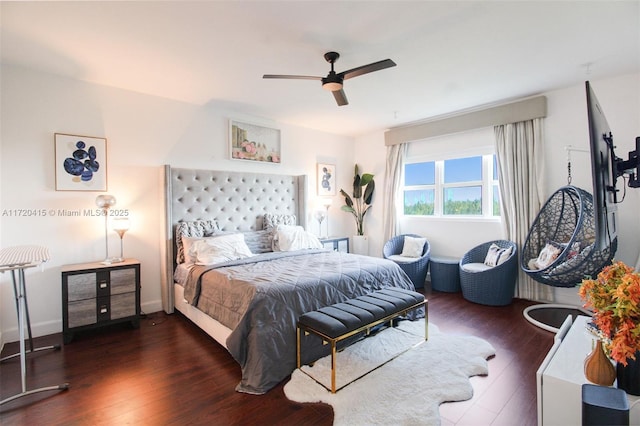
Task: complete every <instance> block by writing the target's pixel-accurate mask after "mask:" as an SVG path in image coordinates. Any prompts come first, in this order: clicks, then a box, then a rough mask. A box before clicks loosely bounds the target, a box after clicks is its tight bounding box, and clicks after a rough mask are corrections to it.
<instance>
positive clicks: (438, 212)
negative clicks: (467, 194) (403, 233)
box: [401, 149, 501, 220]
mask: <svg viewBox="0 0 640 426" xmlns="http://www.w3.org/2000/svg"><path fill="white" fill-rule="evenodd" d="M487 151H493V150H492V149H483V150H482V153H480V152H477V153H470V152H466V153H462V152H458V153H456V154H453V155H452V154H450V155H446V156H441V157H440V159H437V160H434V159H428V158H411V159H410V160H409V161H406V162H405V165H406V164H415V163H427V162H434V163H435V184H433V185H410V186H406V185H404V181H403V183H402V193H403V194H404V192H405V191H411V190H430V189H431V190H433V191H434V209H433V215H407V214H405V213H404V195H403V197H402V209H401V214H402V216H403V217H407V218H430V219H431V218H433V219H464V220H469V219H481V220H500V218H501V217H500V216H494V214H493V187H494V186H495V185H498V180H497V179H494V176H493V159H494V157H495V153H493V152H490V153H489V152H487ZM468 157H482V179H481V180H476V181H467V182H456V183H445V182H444V163H445V160H456V159H462V158H468ZM403 167H404V166H403ZM403 179H404V177H403ZM472 186H480V187H481V188H482V189H481V191H482V195H481V196H482V214H481V215H451V214H449V215H445V214H444V191H445V189H446V188H466V187H472ZM498 196H500V194H499V188H498Z"/></svg>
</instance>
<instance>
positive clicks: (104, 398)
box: [0, 293, 553, 425]
mask: <svg viewBox="0 0 640 426" xmlns="http://www.w3.org/2000/svg"><path fill="white" fill-rule="evenodd" d="M528 305H530V303H529V302H526V301H523V300H515V301H514V303H513V304H512V305H510V306H507V307H487V306H481V305H476V304H473V303H469V302H467V301H465V300H464V299H463V298H462V296H461V295H460V294H459V293H458V294H448V293H433V294H431V295H430V297H429V313H430V320H431V321H432V322H433V323H435V324H437V325H438V326H439V327H440V329H441V330H442V331H443V332H447V333H461V334H471V335H475V336H479V337H482V338H484V339H486V340H488V341H489V342H490V343H491V344H492V345H493V346H494V347H495V348H496V356H495V357H494V358H492V359H491V360H490V361H489V374H488V376H486V377H474V378H472V379H471V380H472V383H473V387H474V396H473V398H472V399H471V400H469V401H464V402H456V403H446V404H443V405H441V406H440V413H441V416H442V424H443V425H454V424H455V425H515V424H518V425H535V424H536V422H537V420H536V379H535V372H536V370H537V368H538V366H539V365H540V363H541V362H542V360H543V358H544V356H545V354H546V352H547V351H548V350H549V348H550V347H551V344H552V340H553V335H552V334H551V333H549V332H546V331H543V330H540V329H538V328H536V327H534V326H532V325H531V324H529V323H528V322H526V321H525V319H524V318H523V316H522V310H523V309H524V308H525V307H526V306H528ZM61 341H62V337H61V335H60V334H56V335H52V336H45V337H40V338H38V339H36V343H37V345H36V346H42V345H46V344H52V343H60V342H61ZM5 346H6V347H5V349H4V350H3V353H2V355H3V356H4V355H7V354H11V353H14V352H16V351H17V346H18V345H17V343H12V344H7V345H5ZM27 368H28V375H27V378H28V380H27V388H28V389H33V388H36V387H41V386H49V385H55V384H59V383H63V382H69V383H70V388H69V390H67V391H61V392H45V393H39V394H34V395H30V396H27V397H23V398H19V399H17V400H14V401H12V402H10V403H8V404H4V405H3V406H0V424H2V425H43V424H47V425H57V424H64V425H89V424H90V425H116V424H117V425H123V424H137V425H143V424H144V425H171V424H193V425H196V424H219V425H251V424H260V425H265V424H269V425H302V424H304V425H330V424H332V421H333V412H332V409H331V407H329V406H326V405H321V404H298V403H294V402H290V401H288V400H287V399H286V398H285V396H284V393H283V390H282V387H283V384H280V385H279V386H277V387H276V388H274V389H273V390H271V391H269V392H268V393H267V394H266V395H261V396H255V395H246V394H241V393H238V392H235V391H234V387H235V385H236V384H237V383H238V381H239V379H240V369H239V367H238V365H237V364H236V363H235V362H234V361H233V359H232V358H231V356H230V355H229V354H228V353H227V352H226V350H225V349H224V348H222V347H221V346H220V345H218V344H217V343H216V342H215V341H213V340H212V339H211V338H209V337H208V336H207V335H206V334H204V333H203V332H202V331H200V330H199V329H197V328H196V327H195V326H194V325H192V324H191V323H190V322H189V321H188V320H187V319H185V318H184V317H183V316H181V315H180V314H175V315H165V314H164V313H154V314H151V315H148V316H147V317H146V318H145V319H144V320H143V321H142V322H141V325H140V328H139V329H130V328H128V327H126V326H124V327H123V326H117V327H112V328H110V329H105V330H101V331H93V332H91V333H89V334H80V335H78V336H77V337H76V339H75V340H74V341H73V342H72V343H71V344H68V345H65V346H63V347H62V349H60V350H58V351H47V352H37V353H34V354H30V355H29V356H28V361H27ZM0 384H1V385H0V399H4V398H6V397H8V396H11V395H13V394H15V393H18V392H20V390H21V384H20V364H19V361H18V359H17V358H16V359H14V360H10V361H5V362H3V363H2V365H1V366H0ZM423 385H424V386H429V384H428V383H424V384H423ZM381 391H386V390H382V389H381Z"/></svg>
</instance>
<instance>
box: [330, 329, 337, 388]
mask: <svg viewBox="0 0 640 426" xmlns="http://www.w3.org/2000/svg"><path fill="white" fill-rule="evenodd" d="M331 393H336V341H335V340H331Z"/></svg>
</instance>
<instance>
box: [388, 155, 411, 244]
mask: <svg viewBox="0 0 640 426" xmlns="http://www.w3.org/2000/svg"><path fill="white" fill-rule="evenodd" d="M408 146H409V145H408V144H406V143H401V144H397V145H391V146H387V165H386V170H385V176H386V178H385V184H384V195H385V197H384V204H383V211H382V218H383V231H384V238H385V239H384V241H389V239H391V237H393V236H395V235H398V234H399V233H400V226H399V223H398V209H399V206H402V205H403V204H404V203H403V201H402V199H401V195H402V194H401V192H402V173H403V172H404V169H403V165H404V158H405V156H406V155H407V148H408Z"/></svg>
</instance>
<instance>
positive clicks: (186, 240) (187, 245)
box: [182, 236, 214, 265]
mask: <svg viewBox="0 0 640 426" xmlns="http://www.w3.org/2000/svg"><path fill="white" fill-rule="evenodd" d="M209 238H214V237H185V236H183V237H182V248H183V251H184V262H183V263H185V264H186V265H193V264H194V263H196V252H195V250H194V249H193V247H194V244H195V243H196V242H197V241H202V240H207V239H209Z"/></svg>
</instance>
